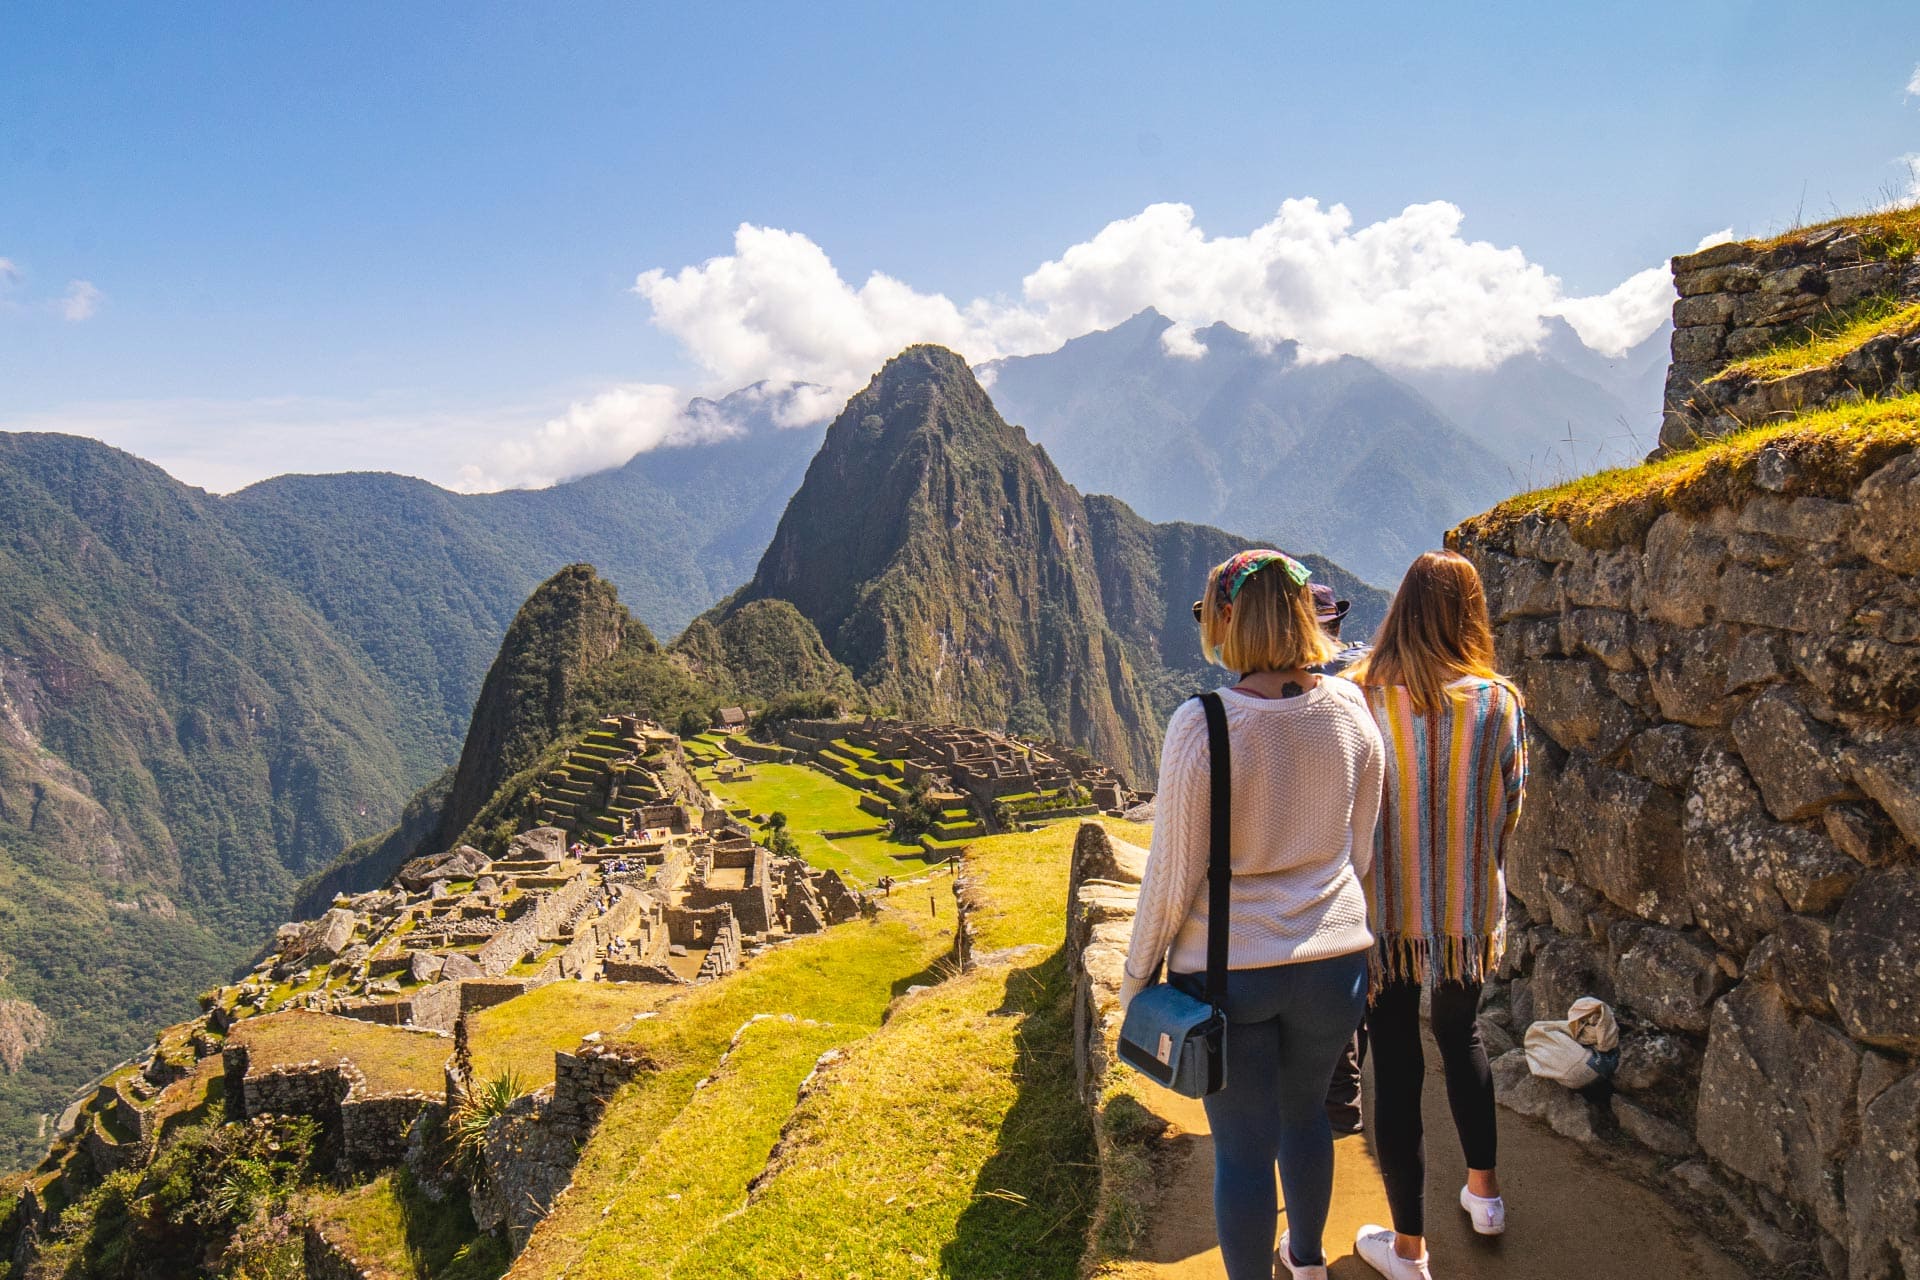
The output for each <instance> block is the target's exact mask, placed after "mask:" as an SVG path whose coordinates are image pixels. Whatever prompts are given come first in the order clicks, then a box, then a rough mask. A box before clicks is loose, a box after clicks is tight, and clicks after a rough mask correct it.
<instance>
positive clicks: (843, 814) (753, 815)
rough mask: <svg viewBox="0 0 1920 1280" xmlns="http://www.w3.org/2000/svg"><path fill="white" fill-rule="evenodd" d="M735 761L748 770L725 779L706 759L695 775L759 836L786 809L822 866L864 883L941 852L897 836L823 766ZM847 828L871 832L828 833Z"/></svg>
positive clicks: (803, 851)
mask: <svg viewBox="0 0 1920 1280" xmlns="http://www.w3.org/2000/svg"><path fill="white" fill-rule="evenodd" d="M691 758H692V754H691V753H689V759H691ZM715 759H716V760H717V759H718V757H715ZM733 767H734V768H736V769H740V770H743V771H744V776H734V777H731V778H725V779H723V778H721V777H720V775H719V773H718V772H717V771H716V769H715V768H714V765H713V764H710V763H705V762H702V763H701V764H700V765H698V766H697V767H696V768H695V769H694V776H695V777H696V778H697V779H699V781H700V783H701V784H702V785H703V786H706V787H707V788H709V789H710V790H712V791H713V793H714V794H715V795H717V796H719V797H720V798H721V799H722V800H724V801H725V802H726V804H727V807H728V809H729V810H730V811H732V812H733V813H734V815H735V816H736V817H739V818H741V819H742V820H743V821H745V822H747V823H749V824H750V825H751V826H752V827H753V829H754V834H755V836H756V837H757V838H760V839H764V838H765V837H766V834H767V826H766V821H765V820H766V819H767V818H769V817H770V816H772V815H773V814H775V813H783V814H785V815H786V816H787V831H788V832H789V833H790V834H791V835H792V836H793V839H794V843H796V844H797V845H798V846H799V847H800V856H801V857H803V858H805V859H806V860H807V861H808V862H810V863H812V864H813V865H814V866H816V867H821V868H823V869H826V870H832V871H838V872H839V873H840V874H841V875H842V876H846V877H848V878H850V879H852V880H853V881H855V882H857V883H858V884H859V885H860V886H861V887H869V886H871V885H872V884H873V883H874V881H876V880H878V879H879V878H880V877H881V876H885V875H902V874H908V875H911V874H915V873H917V872H919V871H920V870H922V869H923V868H924V867H925V866H926V864H927V863H928V862H929V861H931V860H932V859H933V857H934V856H935V855H932V854H929V853H928V852H927V851H926V850H925V849H924V848H922V847H921V846H920V845H918V844H903V843H900V842H898V841H896V840H894V839H893V838H892V837H891V836H889V835H888V834H886V832H885V831H884V829H883V828H884V827H885V823H884V822H883V821H882V820H881V819H879V818H876V817H875V816H874V815H872V814H871V813H868V812H866V811H865V810H864V809H862V808H861V807H860V793H859V792H857V791H855V790H854V789H853V788H851V787H848V786H845V785H843V784H842V783H839V782H836V781H835V780H834V779H832V778H830V777H828V776H827V775H826V774H824V773H821V772H820V771H819V770H817V769H814V768H811V767H809V766H807V765H799V764H758V763H755V762H753V761H748V760H741V761H737V762H733ZM843 831H864V832H868V833H869V834H866V835H852V836H844V835H843V836H833V837H829V836H827V835H826V834H824V833H826V832H843ZM941 856H944V855H941Z"/></svg>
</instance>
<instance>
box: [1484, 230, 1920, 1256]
mask: <svg viewBox="0 0 1920 1280" xmlns="http://www.w3.org/2000/svg"><path fill="white" fill-rule="evenodd" d="M1846 244H1847V242H1846V240H1845V238H1844V237H1843V236H1839V235H1833V236H1827V235H1822V236H1816V237H1813V238H1810V239H1809V240H1807V241H1805V242H1802V243H1799V244H1795V245H1790V246H1786V247H1784V248H1782V247H1776V248H1771V249H1765V250H1758V249H1754V248H1753V247H1751V246H1747V247H1728V248H1726V249H1724V250H1710V251H1708V253H1707V254H1704V255H1696V256H1695V257H1693V258H1690V259H1681V260H1678V261H1677V262H1676V264H1675V265H1676V271H1677V273H1678V278H1679V280H1680V283H1681V292H1682V294H1683V295H1684V296H1683V298H1682V300H1681V304H1680V312H1679V313H1677V314H1676V322H1677V323H1680V322H1681V321H1682V320H1683V319H1687V320H1690V319H1691V317H1693V316H1694V314H1695V312H1701V314H1705V310H1704V304H1702V305H1699V306H1696V305H1690V304H1692V303H1694V300H1696V299H1701V298H1713V297H1717V296H1720V294H1718V293H1716V292H1715V289H1721V290H1725V291H1729V292H1728V293H1727V296H1737V297H1738V298H1739V299H1740V300H1741V301H1740V302H1739V304H1738V305H1737V306H1735V307H1734V308H1733V309H1732V310H1730V311H1729V310H1727V308H1726V307H1723V306H1719V304H1715V307H1716V308H1717V310H1715V311H1714V314H1716V315H1718V314H1719V312H1720V311H1726V313H1727V314H1726V317H1724V318H1723V319H1722V320H1720V321H1716V322H1715V323H1720V324H1722V325H1724V326H1733V328H1732V329H1731V330H1730V332H1729V334H1728V335H1727V336H1726V337H1725V338H1724V339H1723V340H1722V339H1716V341H1717V342H1719V343H1720V345H1717V346H1713V347H1712V351H1713V358H1716V359H1718V358H1721V357H1722V356H1723V355H1724V353H1725V350H1726V348H1727V344H1728V343H1733V344H1734V345H1735V346H1750V345H1751V343H1752V342H1755V341H1758V339H1757V338H1751V337H1740V338H1738V340H1737V342H1736V340H1735V337H1734V335H1736V334H1744V333H1745V332H1746V331H1747V330H1751V329H1754V328H1756V327H1759V326H1761V325H1763V324H1786V323H1788V322H1789V321H1791V320H1795V319H1804V317H1805V316H1806V315H1808V314H1810V312H1809V311H1808V308H1809V307H1811V306H1812V305H1813V303H1812V302H1810V301H1800V302H1792V304H1791V305H1789V300H1790V299H1791V298H1794V297H1798V296H1799V295H1797V294H1793V293H1791V291H1790V290H1788V288H1787V285H1786V284H1785V283H1783V282H1781V281H1778V280H1776V279H1775V277H1776V275H1778V274H1779V273H1787V274H1790V275H1792V276H1793V279H1794V280H1796V281H1798V285H1797V286H1796V287H1798V288H1800V289H1802V291H1809V290H1812V289H1813V287H1814V285H1813V281H1814V280H1815V279H1816V274H1815V266H1814V264H1815V263H1816V260H1817V261H1818V262H1823V263H1825V265H1824V266H1821V267H1819V268H1818V269H1819V271H1821V272H1824V276H1823V277H1821V278H1823V279H1824V281H1825V284H1824V288H1825V290H1826V292H1825V293H1824V294H1821V295H1820V296H1821V297H1825V298H1829V299H1831V298H1833V297H1834V296H1835V295H1836V294H1840V295H1842V296H1845V295H1846V294H1848V293H1849V292H1850V291H1853V290H1855V289H1857V288H1866V287H1868V286H1867V285H1863V284H1860V283H1859V282H1861V281H1870V283H1871V284H1872V287H1873V288H1878V287H1880V286H1881V285H1883V284H1886V283H1888V282H1889V281H1896V279H1897V280H1899V281H1904V280H1905V279H1906V276H1905V275H1904V274H1902V272H1904V270H1905V268H1899V269H1896V268H1895V266H1894V265H1891V264H1884V263H1882V264H1875V263H1870V262H1866V261H1863V260H1861V259H1860V258H1859V257H1858V256H1857V249H1858V246H1857V245H1856V246H1855V247H1854V248H1852V249H1849V248H1847V247H1846ZM1849 255H1854V256H1849ZM1869 267H1871V268H1873V269H1872V270H1869V269H1868V268H1869ZM1883 268H1884V269H1883ZM1795 273H1797V274H1795ZM1714 282H1717V283H1714ZM1709 283H1714V288H1709V287H1708V285H1709ZM1808 296H1809V297H1811V296H1812V295H1811V293H1809V295H1808ZM1763 301H1764V302H1765V304H1766V309H1764V310H1762V309H1760V308H1761V303H1762V302H1763ZM1705 323H1706V321H1704V320H1702V321H1701V322H1700V324H1692V323H1683V324H1682V327H1681V329H1680V330H1679V332H1678V333H1677V335H1676V337H1675V339H1674V354H1675V364H1674V370H1675V378H1676V379H1678V380H1680V381H1686V380H1688V379H1691V378H1694V377H1695V375H1696V374H1697V372H1698V370H1699V367H1700V361H1701V359H1705V358H1706V357H1704V356H1701V357H1699V358H1695V357H1696V356H1697V355H1698V353H1699V351H1703V350H1705V349H1706V348H1704V347H1701V346H1700V344H1701V343H1702V342H1704V339H1701V338H1699V337H1697V336H1693V335H1695V334H1696V333H1697V331H1698V329H1699V328H1701V327H1702V326H1704V325H1705ZM1903 376H1904V375H1903ZM1673 385H1678V383H1675V384H1673ZM1808 394H1809V395H1811V394H1812V392H1811V391H1809V393H1808ZM1833 403H1836V401H1835V400H1834V399H1833V397H1828V398H1827V399H1825V400H1815V401H1814V402H1812V403H1809V404H1807V405H1806V406H1805V407H1807V408H1812V409H1817V408H1821V407H1823V406H1830V405H1831V404H1833ZM1707 407H1708V402H1707V401H1706V400H1703V399H1701V398H1700V397H1699V396H1697V395H1696V396H1695V397H1694V398H1693V399H1690V400H1688V401H1687V402H1686V403H1685V405H1684V406H1682V408H1681V409H1679V410H1676V412H1680V413H1685V414H1691V415H1695V417H1693V418H1690V419H1689V421H1690V422H1691V423H1692V424H1693V426H1695V427H1697V426H1699V425H1700V422H1701V419H1699V418H1698V416H1697V415H1698V414H1699V413H1701V412H1704V411H1705V410H1706V409H1707ZM1917 415H1920V411H1917ZM1671 421H1672V419H1670V422H1671ZM1691 429H1692V427H1690V428H1689V430H1691ZM1714 429H1716V430H1717V429H1718V428H1714ZM1907 438H1908V439H1909V440H1910V437H1907ZM1901 440H1902V437H1900V436H1897V435H1896V436H1892V437H1889V438H1888V439H1886V440H1880V441H1877V442H1869V443H1868V444H1867V445H1864V446H1862V445H1858V444H1857V442H1856V443H1855V444H1847V445H1841V444H1836V443H1833V442H1831V441H1823V440H1822V439H1820V438H1818V437H1815V436H1811V435H1810V436H1808V438H1805V439H1801V438H1799V437H1796V436H1794V435H1792V434H1791V432H1789V433H1787V434H1785V435H1783V436H1781V437H1780V438H1778V439H1776V440H1773V441H1771V442H1769V443H1768V444H1766V445H1765V446H1764V447H1763V448H1760V449H1759V450H1758V452H1757V455H1747V456H1744V457H1743V456H1741V455H1739V454H1738V452H1737V451H1736V452H1734V453H1732V454H1730V455H1728V456H1711V457H1708V458H1706V459H1705V460H1704V461H1703V462H1701V463H1700V464H1699V465H1700V466H1702V467H1705V468H1707V471H1708V474H1705V475H1704V476H1702V477H1694V480H1695V481H1697V483H1694V482H1693V481H1689V483H1693V487H1692V488H1691V489H1689V490H1688V491H1687V492H1686V493H1685V494H1682V495H1681V496H1679V497H1675V496H1674V493H1675V492H1677V491H1672V490H1670V491H1667V493H1666V496H1664V497H1659V496H1656V497H1654V498H1652V499H1649V497H1648V495H1647V492H1646V491H1645V490H1635V491H1632V492H1625V491H1623V493H1622V494H1621V495H1620V499H1619V503H1618V505H1617V507H1616V508H1614V509H1611V510H1606V509H1597V508H1596V503H1595V501H1593V500H1590V499H1583V500H1582V502H1581V504H1580V506H1579V508H1578V509H1577V510H1574V509H1572V508H1569V507H1564V506H1562V507H1556V506H1554V505H1552V502H1551V501H1542V502H1541V503H1539V504H1536V505H1535V506H1533V507H1527V506H1525V505H1524V504H1525V503H1526V502H1527V500H1525V499H1521V500H1516V503H1515V504H1510V505H1509V507H1507V508H1502V509H1499V510H1496V511H1495V512H1492V513H1489V514H1488V515H1487V516H1484V517H1480V518H1478V519H1476V520H1472V521H1468V522H1467V523H1465V524H1463V525H1462V526H1461V527H1460V528H1459V529H1457V530H1455V531H1454V533H1453V535H1451V538H1450V541H1451V542H1452V544H1453V545H1455V546H1456V547H1457V548H1458V549H1459V550H1461V551H1462V552H1463V553H1465V554H1466V555H1467V556H1469V557H1470V558H1471V559H1472V560H1473V561H1474V562H1475V563H1476V564H1477V565H1478V566H1479V568H1480V571H1481V574H1482V576H1483V578H1484V579H1485V581H1486V585H1487V591H1488V598H1489V601H1490V605H1491V608H1492V611H1493V613H1494V617H1495V623H1496V632H1497V645H1498V651H1499V660H1500V665H1501V668H1502V670H1504V671H1507V672H1510V673H1512V674H1513V676H1514V677H1515V679H1516V680H1517V682H1518V683H1519V685H1520V687H1521V689H1522V692H1523V693H1524V694H1525V696H1526V699H1527V708H1528V720H1529V728H1528V732H1529V735H1530V739H1529V740H1530V756H1531V768H1532V773H1531V777H1530V779H1529V783H1528V791H1527V801H1526V806H1525V811H1524V813H1523V815H1522V819H1521V823H1520V827H1519V829H1518V831H1517V832H1516V835H1515V838H1514V841H1513V843H1512V846H1511V847H1510V850H1509V853H1508V861H1507V874H1508V887H1509V892H1510V894H1511V901H1510V923H1511V926H1512V935H1513V947H1512V953H1511V955H1510V957H1509V961H1508V968H1507V972H1508V974H1509V976H1510V979H1511V980H1510V982H1508V983H1506V984H1504V987H1503V988H1498V989H1496V990H1495V992H1494V994H1493V997H1492V1005H1493V1006H1494V1007H1498V1008H1503V1009H1506V1010H1509V1011H1510V1019H1509V1020H1510V1023H1511V1024H1512V1026H1513V1029H1514V1030H1515V1031H1517V1030H1518V1027H1519V1026H1520V1025H1523V1024H1524V1022H1525V1021H1526V1020H1527V1019H1528V1018H1546V1017H1558V1016H1561V1014H1562V1011H1563V1009H1564V1007H1565V1004H1566V1002H1567V1000H1568V999H1569V998H1570V997H1571V996H1575V995H1581V994H1594V995H1599V996H1602V997H1603V998H1606V999H1608V1000H1611V1001H1614V1002H1615V1003H1616V1004H1617V1007H1618V1012H1619V1014H1620V1016H1621V1019H1622V1024H1623V1035H1624V1038H1623V1046H1622V1057H1621V1064H1620V1070H1619V1075H1618V1077H1617V1084H1618V1086H1619V1088H1620V1090H1621V1091H1622V1092H1621V1101H1620V1102H1619V1103H1618V1104H1617V1105H1616V1106H1615V1107H1614V1108H1613V1115H1614V1119H1615V1120H1616V1121H1617V1122H1618V1125H1619V1129H1620V1130H1621V1132H1623V1133H1624V1134H1626V1135H1628V1136H1629V1137H1631V1138H1632V1139H1634V1140H1635V1141H1637V1142H1639V1143H1640V1144H1641V1145H1643V1146H1644V1147H1646V1148H1648V1149H1650V1150H1651V1151H1652V1152H1654V1153H1656V1154H1657V1155H1658V1156H1660V1157H1662V1158H1664V1159H1667V1160H1672V1159H1676V1158H1681V1157H1685V1156H1687V1155H1688V1154H1689V1152H1690V1150H1691V1149H1692V1147H1693V1146H1694V1144H1696V1143H1697V1145H1698V1147H1699V1149H1700V1150H1701V1151H1702V1152H1703V1153H1704V1156H1705V1157H1706V1159H1705V1161H1704V1162H1703V1161H1697V1160H1696V1161H1689V1162H1688V1163H1687V1164H1685V1165H1682V1166H1680V1168H1679V1170H1677V1171H1675V1175H1674V1176H1675V1177H1676V1179H1677V1181H1678V1183H1679V1184H1681V1185H1682V1186H1683V1187H1687V1188H1691V1191H1692V1192H1694V1193H1698V1192H1699V1191H1700V1189H1701V1188H1702V1187H1706V1186H1708V1185H1709V1184H1711V1185H1712V1186H1714V1187H1717V1188H1719V1190H1718V1191H1716V1192H1715V1193H1714V1194H1715V1195H1721V1194H1724V1193H1728V1192H1730V1193H1731V1194H1732V1196H1733V1199H1731V1200H1727V1201H1726V1202H1725V1203H1728V1204H1732V1203H1735V1202H1737V1203H1739V1204H1740V1205H1742V1206H1745V1208H1743V1209H1742V1214H1743V1215H1746V1214H1749V1213H1750V1214H1751V1215H1752V1217H1751V1222H1752V1224H1755V1225H1752V1227H1751V1233H1752V1234H1753V1236H1754V1239H1755V1241H1756V1243H1757V1244H1760V1245H1761V1247H1762V1250H1763V1252H1766V1253H1768V1254H1769V1256H1771V1257H1772V1258H1773V1259H1774V1261H1776V1262H1782V1261H1791V1260H1792V1258H1794V1257H1799V1258H1801V1259H1802V1260H1804V1261H1806V1262H1809V1263H1810V1262H1811V1261H1812V1260H1813V1259H1815V1258H1818V1259H1820V1260H1822V1261H1824V1263H1825V1265H1826V1267H1827V1269H1828V1270H1829V1271H1830V1272H1831V1273H1832V1274H1834V1275H1836V1276H1850V1277H1852V1278H1853V1280H1894V1278H1896V1277H1902V1276H1911V1275H1920V1194H1917V1192H1920V1183H1916V1176H1917V1175H1916V1170H1915V1165H1916V1159H1917V1158H1920V1153H1917V1152H1916V1142H1915V1137H1916V1117H1917V1116H1920V1101H1917V1100H1920V1067H1917V1065H1916V1064H1917V1063H1920V861H1917V859H1920V855H1917V854H1916V850H1915V845H1916V841H1920V729H1917V728H1916V725H1915V717H1916V714H1917V713H1920V583H1916V581H1915V580H1914V578H1913V576H1912V575H1913V573H1914V571H1915V569H1916V567H1920V563H1917V561H1920V550H1916V548H1920V448H1916V446H1915V445H1914V444H1912V443H1910V442H1909V443H1904V444H1903V443H1901ZM1678 441H1679V437H1676V438H1675V441H1673V442H1670V443H1677V442H1678ZM1703 495H1705V496H1703ZM1604 505H1605V504H1604V500H1602V501H1601V502H1600V507H1602V508H1604ZM1742 1220H1743V1221H1744V1220H1746V1218H1745V1217H1744V1216H1743V1219H1742Z"/></svg>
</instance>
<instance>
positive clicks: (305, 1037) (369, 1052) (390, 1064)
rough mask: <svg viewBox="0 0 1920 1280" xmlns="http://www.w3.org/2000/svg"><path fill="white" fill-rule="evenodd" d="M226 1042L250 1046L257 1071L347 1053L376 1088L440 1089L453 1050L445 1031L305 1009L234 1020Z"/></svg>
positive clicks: (375, 1090)
mask: <svg viewBox="0 0 1920 1280" xmlns="http://www.w3.org/2000/svg"><path fill="white" fill-rule="evenodd" d="M227 1042H228V1043H229V1044H243V1045H245V1046H246V1047H247V1052H248V1055H249V1056H248V1063H249V1066H250V1068H251V1069H252V1070H254V1071H259V1070H261V1069H263V1068H267V1067H272V1066H275V1065H277V1064H281V1063H296V1062H312V1061H315V1060H318V1061H320V1062H323V1063H332V1062H337V1061H339V1060H340V1059H342V1058H346V1059H348V1060H350V1061H351V1062H352V1063H353V1064H354V1065H355V1066H356V1067H358V1068H360V1070H361V1071H362V1072H363V1073H364V1074H365V1075H366V1077H367V1089H368V1091H369V1092H372V1093H398V1092H400V1091H401V1090H404V1089H419V1090H422V1091H424V1092H428V1093H437V1092H439V1091H440V1090H441V1089H442V1088H443V1087H444V1086H445V1082H446V1077H445V1075H444V1074H443V1068H444V1067H445V1066H446V1062H447V1058H448V1056H449V1055H450V1054H451V1053H452V1052H453V1042H452V1041H451V1040H448V1039H447V1038H446V1037H444V1036H437V1035H432V1034H430V1033H428V1032H425V1031H408V1030H406V1029H404V1028H401V1027H382V1026H378V1025H376V1024H374V1023H371V1022H360V1021H358V1020H356V1019H353V1018H337V1017H334V1016H333V1015H332V1014H327V1013H313V1012H310V1011H308V1010H305V1009H295V1010H291V1011H289V1012H287V1013H275V1014H267V1015H263V1016H261V1017H258V1018H248V1019H247V1020H246V1021H244V1022H238V1023H235V1024H234V1027H233V1030H232V1031H231V1032H229V1033H228V1036H227Z"/></svg>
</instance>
